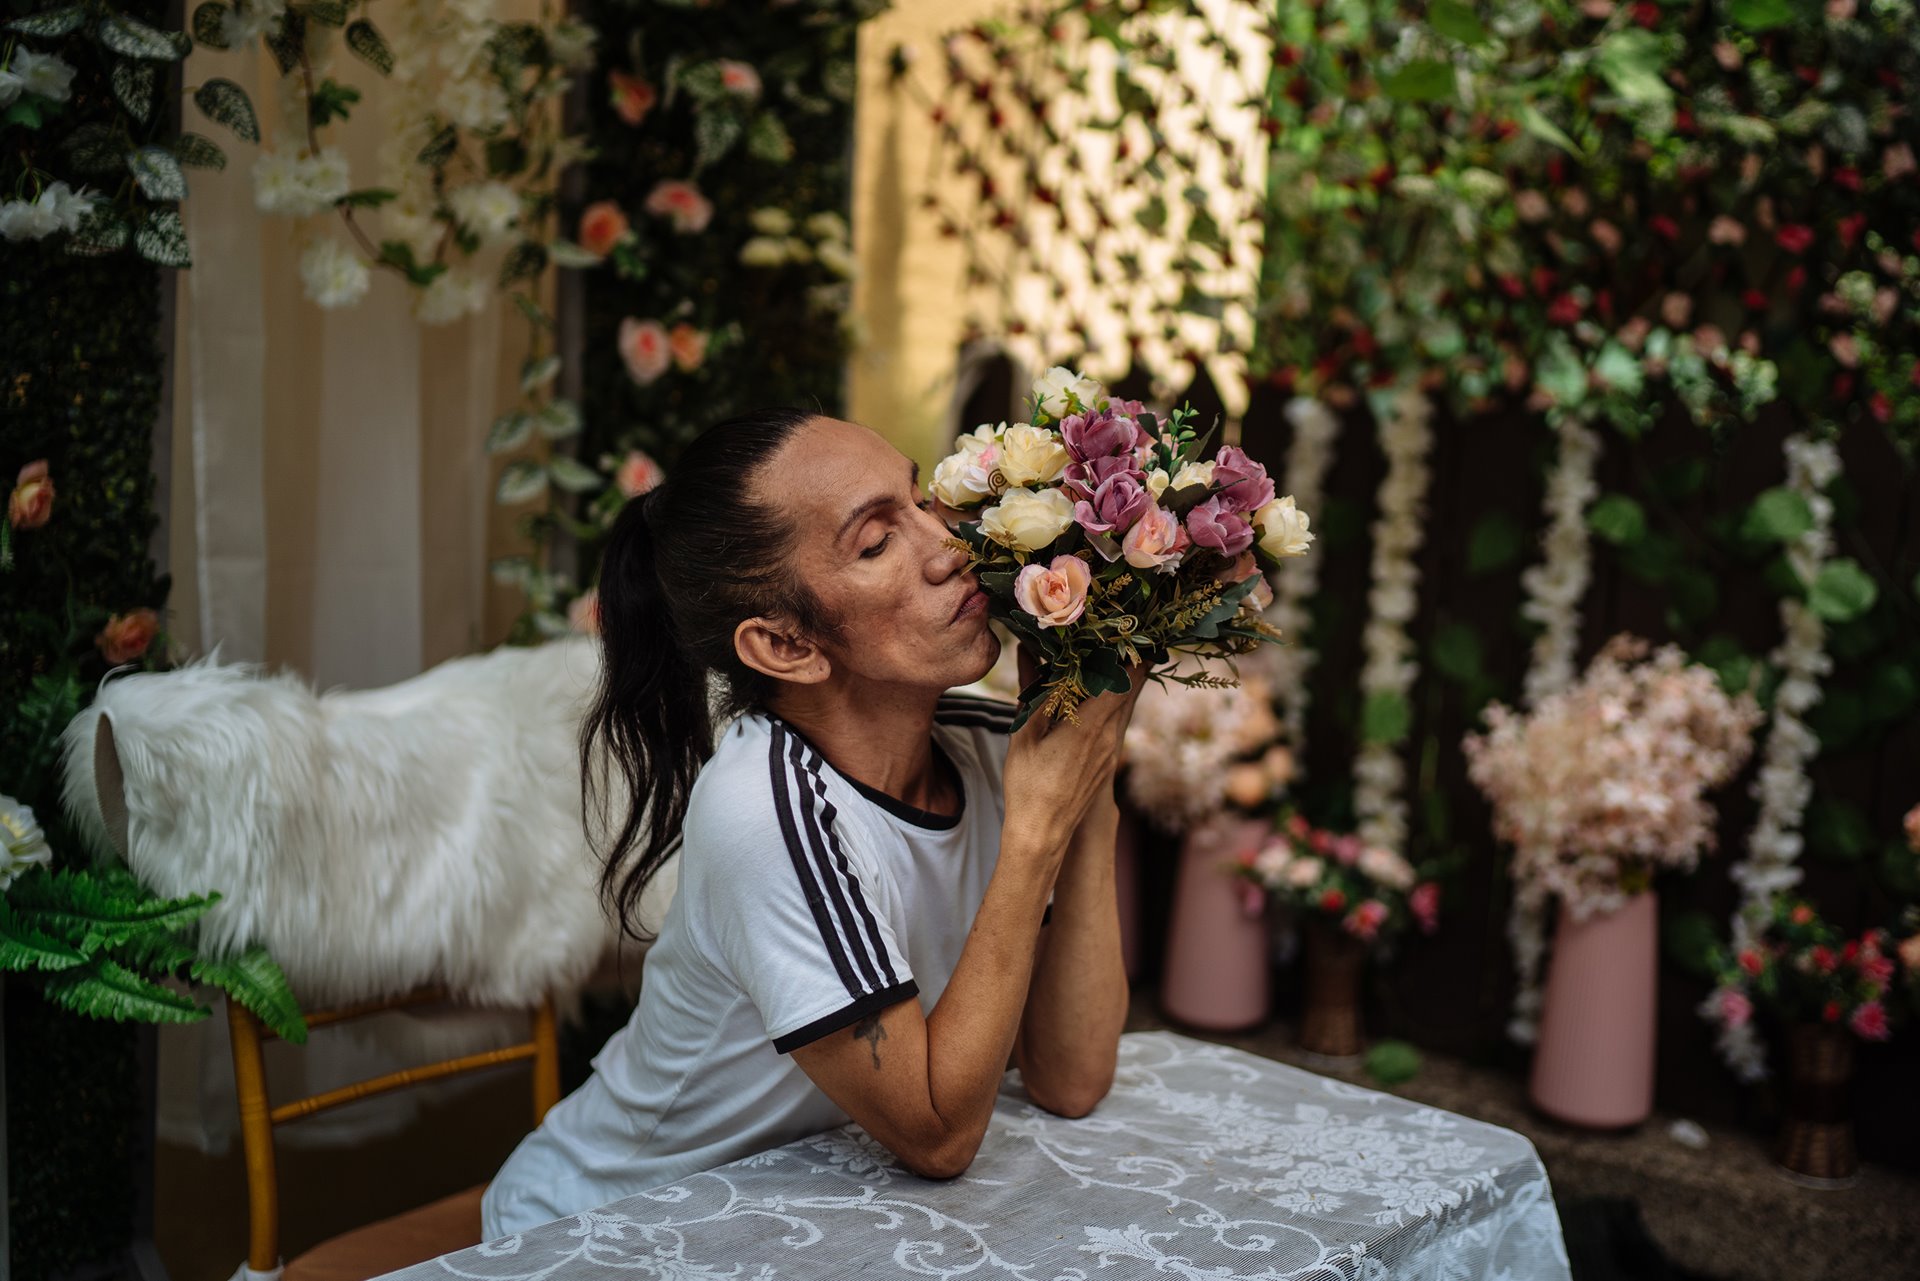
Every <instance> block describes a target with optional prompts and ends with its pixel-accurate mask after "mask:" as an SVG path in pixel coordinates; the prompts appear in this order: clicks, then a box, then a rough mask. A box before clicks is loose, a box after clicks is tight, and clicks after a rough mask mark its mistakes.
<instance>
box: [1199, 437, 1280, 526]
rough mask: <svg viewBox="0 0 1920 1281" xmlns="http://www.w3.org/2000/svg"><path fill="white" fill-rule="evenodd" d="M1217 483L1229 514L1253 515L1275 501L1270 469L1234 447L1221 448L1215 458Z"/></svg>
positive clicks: (1214, 478)
mask: <svg viewBox="0 0 1920 1281" xmlns="http://www.w3.org/2000/svg"><path fill="white" fill-rule="evenodd" d="M1213 483H1214V487H1215V488H1216V489H1218V490H1219V491H1220V494H1219V497H1220V500H1221V501H1222V502H1224V503H1225V504H1226V508H1227V510H1228V511H1234V512H1250V511H1253V510H1255V509H1256V508H1260V507H1265V506H1266V505H1267V504H1268V503H1270V502H1272V501H1273V481H1272V480H1271V479H1270V478H1269V477H1268V476H1267V469H1266V468H1265V467H1263V466H1261V465H1260V464H1259V463H1256V462H1254V461H1253V459H1251V458H1249V457H1247V455H1246V452H1245V451H1244V450H1242V449H1239V448H1237V447H1236V446H1233V445H1223V446H1221V449H1220V453H1219V455H1218V456H1217V457H1215V458H1214V460H1213Z"/></svg>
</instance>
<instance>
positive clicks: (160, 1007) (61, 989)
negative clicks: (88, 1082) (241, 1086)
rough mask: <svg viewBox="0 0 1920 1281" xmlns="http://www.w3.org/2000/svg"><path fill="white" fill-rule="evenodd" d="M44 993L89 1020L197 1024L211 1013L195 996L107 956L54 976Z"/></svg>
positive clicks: (43, 987)
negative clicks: (151, 979) (153, 980)
mask: <svg viewBox="0 0 1920 1281" xmlns="http://www.w3.org/2000/svg"><path fill="white" fill-rule="evenodd" d="M42 990H43V991H44V992H45V993H46V997H47V999H48V1000H49V1001H52V1002H53V1003H54V1004H55V1005H59V1006H63V1007H65V1008H66V1009H69V1010H72V1011H73V1012H74V1013H75V1014H84V1015H86V1016H87V1017H88V1018H94V1019H113V1020H115V1021H116V1022H122V1023H124V1022H129V1021H131V1022H136V1023H197V1022H199V1021H200V1020H201V1019H204V1018H206V1017H207V1010H206V1009H205V1008H204V1007H203V1006H201V1005H200V1004H199V1003H197V1002H196V1001H194V1000H193V999H192V998H191V997H187V996H182V995H181V994H180V993H178V992H175V991H172V990H170V989H168V988H164V987H161V986H160V985H159V984H158V983H153V982H149V981H148V980H146V979H144V978H141V977H140V976H139V975H138V974H135V973H134V972H133V971H132V970H129V969H128V968H127V967H126V966H124V965H121V964H119V963H118V962H116V961H112V960H109V959H108V958H106V957H104V956H96V957H94V958H92V959H91V960H89V961H88V962H87V963H86V964H84V965H80V966H76V967H74V968H73V969H70V970H62V971H60V972H59V973H58V974H54V975H50V976H49V977H48V978H47V980H46V981H45V983H44V984H42Z"/></svg>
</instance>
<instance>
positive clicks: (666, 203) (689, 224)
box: [646, 179, 713, 234]
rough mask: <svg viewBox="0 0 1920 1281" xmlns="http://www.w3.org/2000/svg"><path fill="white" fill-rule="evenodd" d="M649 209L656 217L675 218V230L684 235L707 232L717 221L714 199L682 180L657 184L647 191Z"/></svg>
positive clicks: (647, 206) (670, 180) (671, 180)
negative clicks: (715, 220)
mask: <svg viewBox="0 0 1920 1281" xmlns="http://www.w3.org/2000/svg"><path fill="white" fill-rule="evenodd" d="M646 208H647V212H648V213H650V214H653V215H655V216H656V217H661V218H671V219H672V220H673V229H674V230H675V231H678V232H681V233H683V234H686V233H694V234H697V233H699V232H702V231H705V230H706V229H707V224H708V223H710V222H712V221H713V202H712V201H710V200H708V199H707V198H706V197H705V196H703V195H701V194H700V188H698V187H696V186H694V185H693V184H692V183H690V182H681V181H680V180H679V179H669V180H667V181H665V182H661V183H656V184H655V185H654V188H653V190H652V191H650V192H648V193H647V205H646Z"/></svg>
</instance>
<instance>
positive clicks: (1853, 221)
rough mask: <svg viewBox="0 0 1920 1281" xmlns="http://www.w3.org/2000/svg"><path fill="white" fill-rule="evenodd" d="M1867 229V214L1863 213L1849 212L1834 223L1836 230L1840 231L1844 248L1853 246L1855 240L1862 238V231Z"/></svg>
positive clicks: (1841, 245)
mask: <svg viewBox="0 0 1920 1281" xmlns="http://www.w3.org/2000/svg"><path fill="white" fill-rule="evenodd" d="M1866 229H1867V216H1866V215H1865V214H1863V213H1857V214H1849V215H1848V216H1847V217H1845V218H1842V219H1841V220H1840V221H1839V222H1838V223H1836V224H1835V225H1834V230H1835V231H1836V232H1838V233H1839V236H1840V247H1841V248H1842V249H1851V248H1853V242H1854V241H1856V240H1858V239H1860V233H1861V232H1863V231H1865V230H1866Z"/></svg>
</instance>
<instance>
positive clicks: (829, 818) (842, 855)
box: [813, 766, 900, 988]
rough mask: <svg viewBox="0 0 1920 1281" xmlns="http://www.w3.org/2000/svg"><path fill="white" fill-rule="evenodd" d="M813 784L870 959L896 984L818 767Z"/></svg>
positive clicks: (898, 982) (835, 860) (891, 965)
mask: <svg viewBox="0 0 1920 1281" xmlns="http://www.w3.org/2000/svg"><path fill="white" fill-rule="evenodd" d="M813 779H814V783H815V785H816V786H817V787H818V788H819V791H820V807H821V813H820V817H821V820H822V824H823V826H825V828H826V829H827V843H828V844H829V845H831V846H832V847H833V859H834V863H835V865H836V866H837V867H839V869H840V875H841V877H842V878H843V879H844V880H845V881H846V883H847V897H848V898H850V899H852V900H853V906H854V909H855V910H856V911H858V912H859V913H860V922H861V924H862V926H863V927H864V928H865V929H866V934H867V946H868V947H870V948H872V949H873V959H874V961H875V962H876V963H877V964H878V965H879V966H880V972H881V974H882V975H883V976H884V979H885V983H886V986H887V987H889V988H894V987H898V986H900V979H899V976H898V975H896V974H895V973H894V972H893V962H892V960H891V959H889V958H888V956H887V941H886V939H884V938H882V937H881V935H880V925H879V923H878V922H877V921H875V920H874V919H873V909H871V908H869V907H868V906H867V898H866V895H864V894H862V893H861V892H860V878H859V877H857V876H855V875H854V874H853V866H852V864H850V863H849V862H848V861H847V853H846V851H845V850H843V849H841V848H840V833H839V832H838V831H837V830H836V829H835V828H834V826H833V818H834V813H835V811H834V808H833V802H832V801H829V800H828V799H827V787H826V784H825V783H824V782H822V781H821V779H820V774H819V769H818V766H816V767H815V769H814V775H813Z"/></svg>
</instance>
